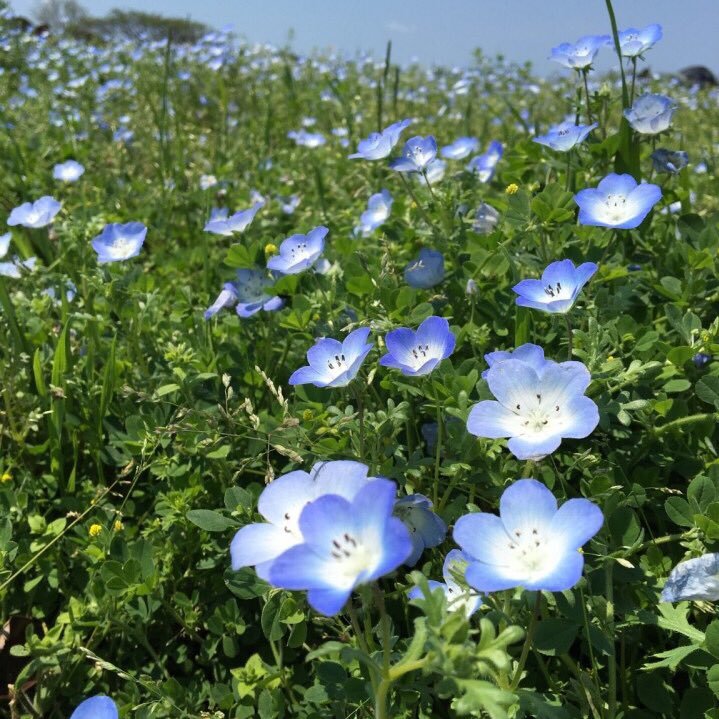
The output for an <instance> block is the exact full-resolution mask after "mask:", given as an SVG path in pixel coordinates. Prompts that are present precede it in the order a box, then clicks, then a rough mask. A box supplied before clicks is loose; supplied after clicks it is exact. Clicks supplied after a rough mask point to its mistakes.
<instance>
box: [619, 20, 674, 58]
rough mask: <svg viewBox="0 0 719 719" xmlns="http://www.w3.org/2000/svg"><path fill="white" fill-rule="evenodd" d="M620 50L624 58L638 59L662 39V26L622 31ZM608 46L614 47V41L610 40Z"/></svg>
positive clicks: (631, 28)
mask: <svg viewBox="0 0 719 719" xmlns="http://www.w3.org/2000/svg"><path fill="white" fill-rule="evenodd" d="M618 36H619V50H620V52H621V53H622V55H623V56H624V57H638V56H639V55H641V54H642V53H645V52H646V51H647V50H649V48H651V47H653V46H654V45H655V44H656V43H658V42H659V41H660V40H661V39H662V26H661V25H647V26H646V27H644V28H642V29H641V30H637V29H636V28H633V27H630V28H628V29H627V30H620V31H619V33H618ZM607 44H608V45H611V46H612V47H613V46H614V40H613V39H612V38H609V39H608V41H607Z"/></svg>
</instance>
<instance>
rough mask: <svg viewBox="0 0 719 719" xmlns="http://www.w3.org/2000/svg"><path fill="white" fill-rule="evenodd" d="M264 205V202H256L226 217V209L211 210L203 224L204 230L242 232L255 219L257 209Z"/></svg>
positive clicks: (221, 233)
mask: <svg viewBox="0 0 719 719" xmlns="http://www.w3.org/2000/svg"><path fill="white" fill-rule="evenodd" d="M263 205H264V202H256V203H255V204H254V205H252V207H250V208H249V209H247V210H240V211H239V212H235V214H234V215H232V216H231V217H227V211H226V210H219V211H217V210H213V211H212V214H211V215H210V220H209V222H208V223H207V224H206V225H205V227H204V230H205V232H212V233H213V234H215V235H231V234H233V233H235V232H243V231H244V230H246V229H247V228H248V227H249V226H250V223H251V222H252V220H254V219H255V215H256V214H257V211H258V210H259V209H260V208H261V207H262V206H263Z"/></svg>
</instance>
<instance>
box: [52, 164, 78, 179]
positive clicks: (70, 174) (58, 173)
mask: <svg viewBox="0 0 719 719" xmlns="http://www.w3.org/2000/svg"><path fill="white" fill-rule="evenodd" d="M84 172H85V168H84V167H83V166H82V165H81V164H80V163H79V162H75V160H68V161H67V162H61V163H60V164H58V165H55V167H54V168H53V170H52V176H53V178H54V179H56V180H62V182H76V181H77V180H79V179H80V177H81V176H82V174H83V173H84Z"/></svg>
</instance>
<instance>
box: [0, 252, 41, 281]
mask: <svg viewBox="0 0 719 719" xmlns="http://www.w3.org/2000/svg"><path fill="white" fill-rule="evenodd" d="M36 264H37V257H30V258H28V259H27V260H21V259H20V258H19V257H14V258H13V259H12V260H9V261H7V262H0V275H2V276H3V277H10V278H11V279H14V280H17V279H19V278H20V277H22V273H23V272H26V271H27V272H32V270H34V269H35V265H36Z"/></svg>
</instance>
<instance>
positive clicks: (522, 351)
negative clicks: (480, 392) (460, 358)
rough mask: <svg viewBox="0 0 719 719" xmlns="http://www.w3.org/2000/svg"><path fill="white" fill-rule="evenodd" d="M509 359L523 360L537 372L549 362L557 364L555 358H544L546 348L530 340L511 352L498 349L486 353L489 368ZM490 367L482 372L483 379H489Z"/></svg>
mask: <svg viewBox="0 0 719 719" xmlns="http://www.w3.org/2000/svg"><path fill="white" fill-rule="evenodd" d="M508 359H516V360H521V361H522V362H524V363H525V364H528V365H529V366H530V367H531V368H532V369H533V370H534V371H535V372H541V371H542V370H543V369H544V366H545V365H547V364H556V363H555V362H554V360H548V359H545V358H544V350H543V349H542V348H541V347H540V346H539V345H533V344H531V343H529V342H528V343H527V344H523V345H520V346H519V347H517V348H516V349H514V350H511V351H509V352H508V351H506V350H497V351H496V352H489V353H487V354H486V355H484V361H485V362H486V363H487V365H488V367H489V369H491V368H492V367H493V366H494V365H495V364H497V363H498V362H502V361H503V360H508ZM489 369H486V370H484V372H482V379H487V375H488V374H489Z"/></svg>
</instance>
